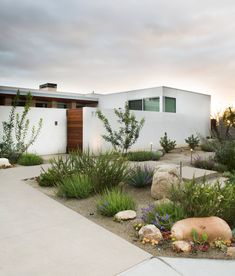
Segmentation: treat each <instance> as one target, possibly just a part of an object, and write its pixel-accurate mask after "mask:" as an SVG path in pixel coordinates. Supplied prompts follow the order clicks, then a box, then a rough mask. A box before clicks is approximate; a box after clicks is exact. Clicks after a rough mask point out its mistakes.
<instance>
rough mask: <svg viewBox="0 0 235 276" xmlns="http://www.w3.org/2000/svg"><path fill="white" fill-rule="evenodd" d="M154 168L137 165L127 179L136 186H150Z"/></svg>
mask: <svg viewBox="0 0 235 276" xmlns="http://www.w3.org/2000/svg"><path fill="white" fill-rule="evenodd" d="M153 173H154V170H153V169H151V168H149V167H147V166H144V167H143V166H135V167H134V168H133V169H132V170H131V172H130V174H129V177H128V179H127V183H128V184H129V185H131V186H134V187H136V188H141V187H146V186H150V185H151V184H152V180H153Z"/></svg>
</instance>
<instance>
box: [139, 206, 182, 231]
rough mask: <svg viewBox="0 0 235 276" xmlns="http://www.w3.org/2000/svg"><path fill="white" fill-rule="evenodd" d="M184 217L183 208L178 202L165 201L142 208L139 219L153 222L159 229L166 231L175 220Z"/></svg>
mask: <svg viewBox="0 0 235 276" xmlns="http://www.w3.org/2000/svg"><path fill="white" fill-rule="evenodd" d="M184 217H185V215H184V211H183V208H182V207H181V206H180V205H179V204H178V203H177V204H174V203H172V202H166V203H162V204H155V205H154V204H151V205H149V206H148V207H147V208H143V209H142V216H141V219H142V220H143V221H144V222H145V223H146V224H154V225H155V226H156V227H157V228H159V229H160V230H162V231H167V230H170V229H171V226H172V225H173V224H174V223H175V222H176V221H178V220H181V219H183V218H184Z"/></svg>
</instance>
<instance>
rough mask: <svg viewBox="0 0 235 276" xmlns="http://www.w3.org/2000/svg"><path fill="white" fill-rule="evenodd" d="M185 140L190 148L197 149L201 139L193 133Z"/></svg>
mask: <svg viewBox="0 0 235 276" xmlns="http://www.w3.org/2000/svg"><path fill="white" fill-rule="evenodd" d="M185 142H186V143H187V144H188V145H189V147H190V149H193V150H194V149H195V148H196V147H198V145H199V142H200V139H199V138H198V137H197V136H195V137H194V135H193V134H192V135H191V136H189V137H188V138H186V139H185Z"/></svg>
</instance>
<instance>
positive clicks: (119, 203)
mask: <svg viewBox="0 0 235 276" xmlns="http://www.w3.org/2000/svg"><path fill="white" fill-rule="evenodd" d="M97 210H98V212H99V213H100V214H102V215H103V216H108V217H111V216H114V215H115V214H116V213H118V212H119V211H123V210H135V202H134V200H133V199H132V198H131V197H130V196H129V195H128V194H126V193H124V192H122V190H120V189H119V188H118V187H115V188H113V189H111V190H106V191H105V192H104V194H103V195H102V196H101V198H100V199H99V200H98V202H97Z"/></svg>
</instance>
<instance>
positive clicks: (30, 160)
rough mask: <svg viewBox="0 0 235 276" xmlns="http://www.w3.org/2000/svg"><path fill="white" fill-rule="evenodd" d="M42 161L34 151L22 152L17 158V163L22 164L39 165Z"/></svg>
mask: <svg viewBox="0 0 235 276" xmlns="http://www.w3.org/2000/svg"><path fill="white" fill-rule="evenodd" d="M42 163H43V159H42V157H41V156H39V155H37V154H34V153H24V154H22V155H21V157H20V158H19V160H18V164H20V165H22V166H35V165H41V164H42Z"/></svg>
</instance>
